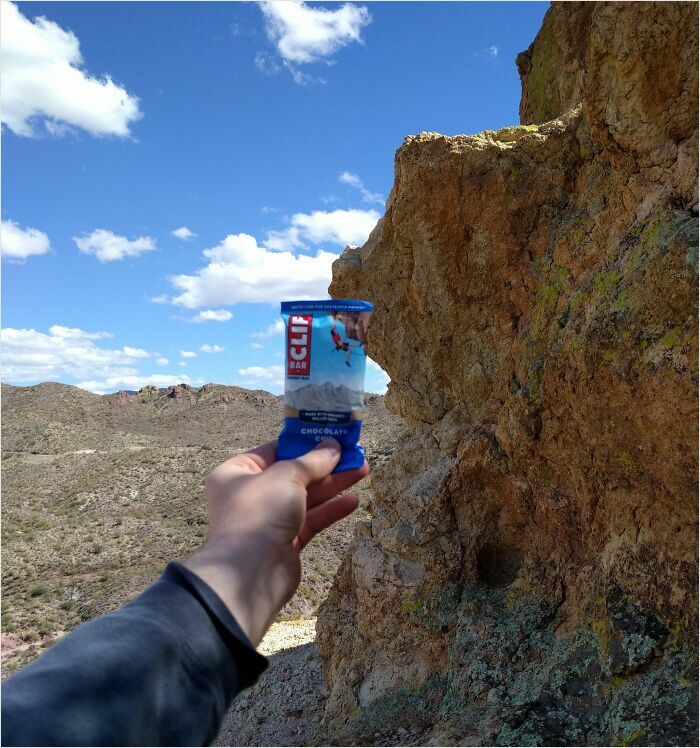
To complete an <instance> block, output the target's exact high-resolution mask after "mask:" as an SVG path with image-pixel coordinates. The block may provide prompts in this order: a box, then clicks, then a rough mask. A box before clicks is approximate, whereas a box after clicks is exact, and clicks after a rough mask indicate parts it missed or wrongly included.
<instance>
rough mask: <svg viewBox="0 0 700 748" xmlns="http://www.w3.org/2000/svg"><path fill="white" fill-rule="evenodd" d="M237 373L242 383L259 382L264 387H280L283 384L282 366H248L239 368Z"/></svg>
mask: <svg viewBox="0 0 700 748" xmlns="http://www.w3.org/2000/svg"><path fill="white" fill-rule="evenodd" d="M238 374H239V375H240V377H241V380H242V382H243V383H244V384H261V385H264V386H265V387H273V388H276V389H278V388H280V387H283V386H284V366H281V365H280V364H272V365H271V366H248V367H246V368H245V369H239V370H238Z"/></svg>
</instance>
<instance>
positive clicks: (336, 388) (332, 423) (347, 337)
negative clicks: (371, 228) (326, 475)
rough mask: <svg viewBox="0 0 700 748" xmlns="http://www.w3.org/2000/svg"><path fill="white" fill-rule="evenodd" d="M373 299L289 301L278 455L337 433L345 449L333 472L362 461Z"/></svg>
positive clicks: (285, 316)
mask: <svg viewBox="0 0 700 748" xmlns="http://www.w3.org/2000/svg"><path fill="white" fill-rule="evenodd" d="M371 316H372V304H370V302H369V301H358V300H355V299H342V300H330V301H283V302H282V318H283V319H284V325H285V333H286V334H285V359H286V360H285V378H284V427H283V428H282V431H281V432H280V435H279V440H278V442H277V459H278V460H288V459H292V458H294V457H299V456H301V455H303V454H305V453H306V452H308V451H309V450H311V449H313V448H314V447H315V446H316V444H318V442H322V441H323V440H324V439H328V438H331V437H332V438H333V439H336V440H337V441H338V442H340V444H341V446H342V448H343V452H342V455H341V458H340V462H339V463H338V465H337V467H336V468H335V470H334V471H333V472H336V473H337V472H340V471H341V470H350V469H351V468H356V467H360V466H361V465H362V463H363V462H364V459H365V451H364V449H363V448H362V446H361V445H360V443H359V441H360V430H361V428H362V409H363V407H364V394H365V368H366V364H367V354H366V352H365V343H366V341H367V327H368V325H369V319H370V317H371Z"/></svg>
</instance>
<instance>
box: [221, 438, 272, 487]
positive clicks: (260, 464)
mask: <svg viewBox="0 0 700 748" xmlns="http://www.w3.org/2000/svg"><path fill="white" fill-rule="evenodd" d="M276 451H277V441H274V442H267V444H261V445H260V446H259V447H255V449H249V450H248V451H246V452H240V453H239V454H237V455H234V456H233V457H229V459H228V460H226V461H225V462H222V463H221V465H219V467H218V468H217V471H218V473H219V475H220V477H223V478H232V477H235V476H236V475H239V474H246V473H253V474H255V473H260V472H261V471H263V470H265V469H266V468H267V467H269V466H270V465H272V464H273V463H274V461H275V453H276Z"/></svg>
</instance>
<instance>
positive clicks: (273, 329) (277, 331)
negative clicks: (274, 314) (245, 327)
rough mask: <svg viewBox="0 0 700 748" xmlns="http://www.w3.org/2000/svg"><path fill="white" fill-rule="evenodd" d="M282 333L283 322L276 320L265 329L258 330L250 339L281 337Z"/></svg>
mask: <svg viewBox="0 0 700 748" xmlns="http://www.w3.org/2000/svg"><path fill="white" fill-rule="evenodd" d="M283 332H284V322H283V321H282V320H281V319H276V320H275V321H274V322H273V323H272V324H271V325H269V326H268V327H266V328H265V329H264V330H258V332H254V333H253V334H252V335H251V336H250V337H251V338H271V337H272V336H273V335H281V334H282V333H283Z"/></svg>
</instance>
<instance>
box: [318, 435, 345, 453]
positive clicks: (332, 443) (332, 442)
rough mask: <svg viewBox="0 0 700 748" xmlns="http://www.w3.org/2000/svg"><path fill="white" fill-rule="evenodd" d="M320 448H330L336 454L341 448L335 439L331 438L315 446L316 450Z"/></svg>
mask: <svg viewBox="0 0 700 748" xmlns="http://www.w3.org/2000/svg"><path fill="white" fill-rule="evenodd" d="M321 447H324V448H327V447H332V448H333V449H335V450H337V451H338V452H339V451H340V450H341V449H342V447H341V446H340V442H339V441H338V440H337V439H333V438H332V437H331V438H330V439H324V440H323V441H322V442H321V443H320V444H318V445H317V447H316V449H321Z"/></svg>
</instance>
